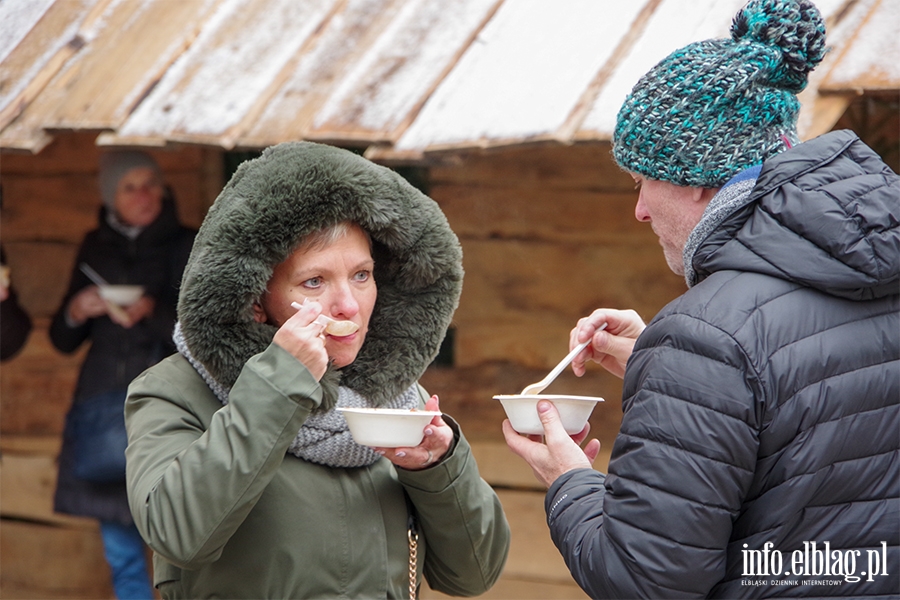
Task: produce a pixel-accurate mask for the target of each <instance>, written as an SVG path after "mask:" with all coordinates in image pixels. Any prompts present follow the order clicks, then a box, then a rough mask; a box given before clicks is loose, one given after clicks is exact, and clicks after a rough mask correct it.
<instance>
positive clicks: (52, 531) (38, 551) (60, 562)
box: [0, 519, 115, 600]
mask: <svg viewBox="0 0 900 600" xmlns="http://www.w3.org/2000/svg"><path fill="white" fill-rule="evenodd" d="M0 554H2V556H3V561H2V563H0V596H2V597H3V598H22V599H24V598H43V599H46V598H55V599H69V598H73V599H74V598H92V599H94V600H96V599H98V598H115V595H114V594H113V591H112V586H111V584H110V574H109V566H108V565H107V564H106V560H105V559H104V558H103V543H102V541H101V539H100V530H99V528H98V527H97V526H96V524H95V525H93V527H90V528H81V527H79V528H72V527H57V526H54V525H42V524H37V523H28V522H21V521H15V520H11V519H0Z"/></svg>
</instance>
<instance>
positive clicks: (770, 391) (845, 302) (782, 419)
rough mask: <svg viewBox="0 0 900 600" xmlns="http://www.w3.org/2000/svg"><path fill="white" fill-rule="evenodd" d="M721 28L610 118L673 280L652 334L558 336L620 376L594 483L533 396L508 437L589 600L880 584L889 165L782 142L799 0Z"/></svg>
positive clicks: (890, 416) (812, 56) (635, 320)
mask: <svg viewBox="0 0 900 600" xmlns="http://www.w3.org/2000/svg"><path fill="white" fill-rule="evenodd" d="M732 38H733V39H732V40H708V41H705V42H699V43H696V44H691V45H689V46H687V47H685V48H682V49H681V50H679V51H677V52H675V53H673V54H671V55H670V56H669V57H668V58H666V59H664V60H663V61H662V62H660V63H659V64H658V65H657V66H656V67H654V68H653V69H652V70H651V71H649V72H648V73H647V74H646V75H644V77H643V78H642V79H641V80H640V81H639V82H638V83H637V84H636V86H635V87H634V89H633V90H632V93H631V95H629V96H628V98H627V99H626V100H625V103H624V105H623V106H622V109H621V110H620V112H619V115H618V122H617V126H616V131H615V136H614V140H613V144H614V150H613V153H614V156H615V158H616V161H617V162H618V163H619V165H620V166H621V167H622V168H623V169H625V170H626V171H628V172H629V173H630V174H631V175H632V176H633V177H634V179H635V181H636V182H637V183H638V184H639V185H640V186H641V191H640V196H639V199H638V203H637V208H636V213H635V214H636V216H637V217H638V219H640V220H642V221H647V222H650V223H652V226H653V229H654V231H655V232H656V233H657V235H658V236H659V238H660V244H661V245H662V247H663V250H664V253H665V255H666V258H667V261H668V263H669V265H670V267H672V269H673V270H674V271H675V272H677V273H683V274H684V276H685V279H686V281H687V284H688V286H689V288H690V289H689V290H688V292H686V293H685V294H684V295H683V296H681V297H680V298H678V299H676V300H675V301H673V302H672V303H670V304H669V305H668V306H666V307H665V308H664V309H663V310H662V311H661V312H660V313H659V314H658V315H657V316H656V317H655V318H654V319H653V320H652V321H651V322H650V323H649V325H647V326H646V328H645V327H644V324H643V322H641V320H640V318H639V317H638V316H637V315H636V314H635V313H634V312H633V311H616V310H610V309H600V310H597V311H595V312H594V313H593V314H592V315H591V316H589V317H587V318H585V319H582V320H581V321H579V323H578V325H577V327H576V328H575V329H574V330H573V331H572V335H571V346H573V347H574V346H575V345H576V344H578V343H579V342H582V341H587V340H592V344H591V345H590V346H589V348H588V349H587V350H585V351H584V352H583V354H582V355H581V356H579V357H577V358H576V361H575V363H574V365H575V366H574V368H575V372H576V373H577V374H581V373H583V371H584V362H585V360H588V359H591V360H594V361H596V362H600V363H601V364H603V365H604V366H605V367H606V368H608V369H609V370H610V371H612V372H613V373H616V374H619V375H620V376H621V375H624V387H623V410H624V415H623V420H622V427H621V431H620V433H619V435H618V437H617V438H616V441H615V445H614V447H613V450H612V455H611V459H610V463H609V474H608V475H604V474H602V473H599V472H597V471H594V470H593V469H591V468H590V466H591V463H592V462H593V459H594V458H596V456H597V452H598V450H599V443H598V442H597V441H596V440H592V441H590V442H589V443H588V444H587V445H586V446H585V447H584V449H583V450H582V449H581V448H580V447H579V446H578V444H576V443H575V442H579V443H580V442H581V441H582V440H583V439H584V437H585V436H586V432H582V434H580V435H577V436H573V438H574V441H573V438H570V437H569V436H567V435H566V434H565V432H564V430H563V429H562V427H561V426H560V424H559V419H558V414H557V412H556V410H555V409H554V408H553V407H552V405H551V404H550V403H549V402H542V403H541V404H540V407H539V412H540V413H541V419H542V422H543V423H544V430H545V442H544V443H541V442H539V441H537V438H534V437H532V438H531V439H529V438H526V437H522V436H519V435H517V434H516V433H515V432H514V431H513V430H512V428H511V427H510V425H509V423H508V421H507V422H504V433H505V435H506V438H507V442H508V443H509V445H510V447H511V448H512V449H513V451H514V452H516V453H517V454H519V455H520V456H522V457H523V458H524V459H525V460H526V461H527V462H528V463H529V464H530V465H531V466H532V468H533V469H534V470H535V473H536V474H537V475H538V477H539V478H540V479H541V480H542V481H543V482H544V483H545V484H546V485H547V486H548V487H549V491H548V494H547V497H546V509H547V515H548V523H549V526H550V532H551V535H552V538H553V540H554V543H555V544H556V545H557V547H558V548H559V550H560V552H561V553H562V555H563V557H564V558H565V560H566V563H567V565H568V567H569V569H570V570H571V572H572V575H573V577H574V578H575V580H576V581H577V582H578V583H579V585H581V586H582V588H583V589H584V590H585V591H586V592H587V593H588V594H590V595H591V596H592V597H594V598H613V597H619V598H635V597H648V598H676V597H677V598H681V597H720V598H739V597H746V598H760V597H770V596H845V597H846V596H852V597H866V596H868V597H876V596H878V597H896V594H898V593H900V453H898V449H900V340H898V338H900V318H898V309H900V296H898V292H900V228H898V223H900V202H898V199H900V178H898V177H897V175H896V174H895V173H893V172H892V171H891V170H890V169H889V168H888V167H887V166H886V165H885V164H884V163H883V162H882V161H881V159H880V158H879V157H878V156H877V155H876V154H875V153H874V152H873V151H872V150H871V149H869V148H868V147H867V146H865V145H864V144H863V143H862V142H861V141H860V140H859V139H858V138H857V137H856V136H855V135H854V134H852V133H850V132H847V131H836V132H832V133H829V134H826V135H823V136H821V137H819V138H816V139H813V140H811V141H807V142H805V143H802V144H800V143H799V142H798V140H797V139H796V133H795V124H796V116H797V111H798V109H799V104H798V103H797V100H796V97H795V94H796V93H797V92H799V91H800V90H802V89H803V87H804V86H805V84H806V77H807V74H808V72H809V71H810V70H811V69H812V68H813V67H814V66H815V65H816V64H817V63H818V62H819V60H820V59H821V57H822V54H823V49H824V25H823V23H822V20H821V16H820V15H819V13H818V11H817V10H816V9H815V7H814V6H812V4H810V3H809V2H807V1H806V0H752V1H751V2H750V3H749V4H748V5H747V6H746V7H744V9H742V11H741V12H739V13H738V15H737V17H736V18H735V21H734V25H733V28H732ZM603 325H605V326H606V329H605V330H600V328H601V326H603Z"/></svg>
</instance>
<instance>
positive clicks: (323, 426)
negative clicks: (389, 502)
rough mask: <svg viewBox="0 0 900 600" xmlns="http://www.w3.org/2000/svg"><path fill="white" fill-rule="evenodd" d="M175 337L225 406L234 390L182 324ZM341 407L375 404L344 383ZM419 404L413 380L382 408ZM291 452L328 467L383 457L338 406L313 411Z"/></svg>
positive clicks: (360, 464) (360, 463)
mask: <svg viewBox="0 0 900 600" xmlns="http://www.w3.org/2000/svg"><path fill="white" fill-rule="evenodd" d="M172 339H173V340H174V341H175V346H176V347H177V348H178V352H179V353H181V355H182V356H184V357H185V358H186V359H187V360H188V362H190V363H191V365H192V366H193V367H194V369H195V370H196V371H197V373H198V374H199V375H200V377H202V378H203V381H205V382H206V385H207V386H209V389H210V390H212V392H213V393H214V394H215V395H216V397H217V398H218V399H219V401H220V402H221V403H222V404H223V405H225V404H228V394H229V393H230V391H231V390H230V389H229V388H226V387H225V386H223V385H222V384H220V383H219V382H218V381H216V380H215V379H214V378H213V377H212V375H210V374H209V371H207V370H206V368H205V367H204V366H203V364H201V363H200V362H199V361H198V360H196V359H195V358H194V357H193V356H192V355H191V352H190V350H188V347H187V344H186V343H185V341H184V335H183V334H182V333H181V323H176V324H175V333H174V334H173V335H172ZM337 406H340V407H345V408H365V407H372V406H373V404H372V403H371V402H369V401H368V400H367V399H366V398H365V397H363V396H362V395H360V394H359V393H358V392H356V391H354V390H351V389H350V388H347V387H344V386H340V387H339V388H338V400H337ZM418 406H419V391H418V386H417V384H416V383H413V384H412V385H411V386H410V387H409V388H407V389H406V391H404V392H402V393H401V394H400V395H399V396H397V397H396V398H394V399H393V400H391V401H390V402H388V403H386V404H383V405H381V407H382V408H405V409H413V408H417V407H418ZM288 452H289V453H291V454H293V455H294V456H296V457H298V458H302V459H304V460H308V461H310V462H314V463H317V464H320V465H325V466H328V467H365V466H368V465H371V464H372V463H374V462H375V461H376V460H378V459H379V458H381V457H380V455H378V454H376V453H375V452H374V451H373V450H372V449H371V448H369V447H367V446H360V445H359V444H357V443H356V442H354V441H353V436H352V435H350V430H349V429H348V427H347V421H346V420H345V419H344V416H343V415H342V414H341V413H340V412H339V411H337V410H334V409H332V410H329V411H325V412H313V413H311V414H310V415H309V417H308V418H307V419H306V422H304V423H303V426H302V427H301V428H300V431H299V432H298V433H297V437H296V438H294V441H293V442H291V445H290V447H288Z"/></svg>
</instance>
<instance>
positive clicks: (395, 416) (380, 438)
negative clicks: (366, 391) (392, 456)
mask: <svg viewBox="0 0 900 600" xmlns="http://www.w3.org/2000/svg"><path fill="white" fill-rule="evenodd" d="M337 410H338V411H340V412H341V413H342V414H343V415H344V418H345V419H346V420H347V425H348V426H349V427H350V434H351V435H352V436H353V439H354V441H356V443H357V444H360V445H361V446H375V447H379V448H400V447H407V446H418V445H419V443H420V442H421V441H422V438H424V437H425V426H426V425H428V423H430V422H431V419H433V418H434V417H435V416H437V415H439V414H441V413H440V411H436V410H404V409H398V408H344V407H340V406H339V407H338V408H337Z"/></svg>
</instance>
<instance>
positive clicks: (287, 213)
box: [178, 142, 463, 404]
mask: <svg viewBox="0 0 900 600" xmlns="http://www.w3.org/2000/svg"><path fill="white" fill-rule="evenodd" d="M345 220H349V221H353V222H355V223H357V224H359V225H360V226H361V227H362V228H363V229H365V230H366V231H367V232H368V233H369V235H370V236H371V237H372V242H373V246H374V247H373V255H374V258H375V271H374V276H375V282H376V284H377V286H378V299H377V301H376V304H375V309H374V312H373V313H372V318H371V321H370V323H369V331H368V333H367V335H366V340H365V343H364V344H363V346H362V349H361V350H360V352H359V354H358V356H357V358H356V361H355V362H354V363H353V364H351V365H348V366H347V367H345V368H343V369H342V370H341V371H340V374H341V385H346V386H347V387H349V388H351V389H353V390H355V391H357V392H359V393H360V394H362V395H363V396H365V397H366V398H368V399H369V400H370V401H372V402H374V403H375V404H382V403H384V402H386V401H387V400H389V399H391V398H393V397H395V396H397V395H398V394H400V393H401V392H402V391H403V390H405V389H407V388H408V387H409V386H410V385H412V384H413V383H414V382H415V381H416V380H418V379H419V377H420V376H421V375H422V373H423V372H424V371H425V368H426V367H427V366H428V364H429V363H430V362H431V361H432V360H433V359H434V357H435V355H436V354H437V351H438V348H439V346H440V343H441V341H442V340H443V338H444V335H445V333H446V330H447V327H448V325H449V324H450V319H451V317H452V315H453V312H454V311H455V310H456V306H457V304H458V301H459V295H460V292H461V291H462V279H463V269H462V250H461V248H460V245H459V241H458V240H457V238H456V235H455V234H454V233H453V231H452V230H451V229H450V226H449V225H448V223H447V219H446V217H445V216H444V214H443V213H442V212H441V210H440V208H439V207H438V205H437V203H435V202H434V201H433V200H431V199H430V198H428V197H427V196H426V195H424V194H422V193H421V192H420V191H418V190H417V189H415V188H414V187H413V186H411V185H410V184H409V183H408V182H406V180H404V179H403V178H402V177H400V176H399V175H398V174H396V173H395V172H394V171H392V170H390V169H388V168H386V167H382V166H379V165H376V164H374V163H372V162H370V161H368V160H366V159H364V158H362V157H360V156H358V155H356V154H353V153H352V152H348V151H346V150H341V149H339V148H334V147H331V146H326V145H322V144H315V143H310V142H288V143H284V144H279V145H277V146H272V147H270V148H268V149H266V150H265V151H264V152H263V154H262V156H260V157H259V158H257V159H254V160H251V161H247V162H245V163H243V164H242V165H241V166H240V167H239V168H238V170H237V172H236V173H235V174H234V176H233V177H232V178H231V181H229V182H228V184H227V185H226V186H225V188H224V189H223V190H222V193H221V194H219V197H218V198H217V199H216V201H215V203H214V204H213V206H212V207H211V208H210V210H209V213H208V214H207V216H206V219H205V220H204V222H203V225H202V226H201V228H200V232H199V234H198V235H197V239H196V241H195V243H194V247H193V250H192V252H191V257H190V260H189V261H188V265H187V267H186V269H185V271H184V278H183V281H182V284H181V292H180V296H179V302H178V318H179V322H180V324H181V331H182V334H183V335H184V340H185V342H186V344H187V346H188V349H189V350H190V353H191V354H192V355H193V357H194V358H195V359H196V360H198V361H199V362H200V363H202V364H203V366H204V367H205V368H206V370H207V371H209V373H210V374H211V375H212V376H213V377H214V378H215V379H216V381H217V382H218V383H220V384H222V385H224V386H226V387H229V388H230V387H231V386H232V385H233V384H234V382H235V380H236V379H237V377H238V375H239V374H240V372H241V369H242V368H243V366H244V364H245V363H246V362H247V360H248V359H249V358H250V357H252V356H253V355H255V354H258V353H260V352H262V351H263V350H265V348H266V347H267V346H268V345H269V344H270V343H271V341H272V337H273V336H274V334H275V331H276V330H275V328H274V327H273V326H271V325H267V324H260V323H256V322H255V321H254V320H253V312H252V304H253V302H254V301H255V300H257V299H258V298H259V297H260V296H261V295H262V294H263V292H264V291H265V289H266V284H267V283H268V281H269V279H270V278H271V276H272V271H273V268H274V267H275V266H276V265H277V264H279V263H281V262H282V261H284V260H285V259H286V258H287V257H288V256H289V255H290V253H291V252H292V251H293V249H294V248H295V247H296V245H297V243H298V242H299V241H300V240H301V239H302V238H303V237H304V236H306V235H307V234H309V233H312V232H313V231H316V230H318V229H321V228H323V227H326V226H328V225H331V224H334V223H338V222H340V221H345ZM332 382H333V380H332ZM324 383H325V382H324V381H323V384H324ZM323 387H325V388H326V392H327V396H332V394H333V393H334V391H333V389H330V388H331V387H332V386H328V385H323ZM326 400H327V403H328V404H331V402H332V401H333V398H327V399H326Z"/></svg>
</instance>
